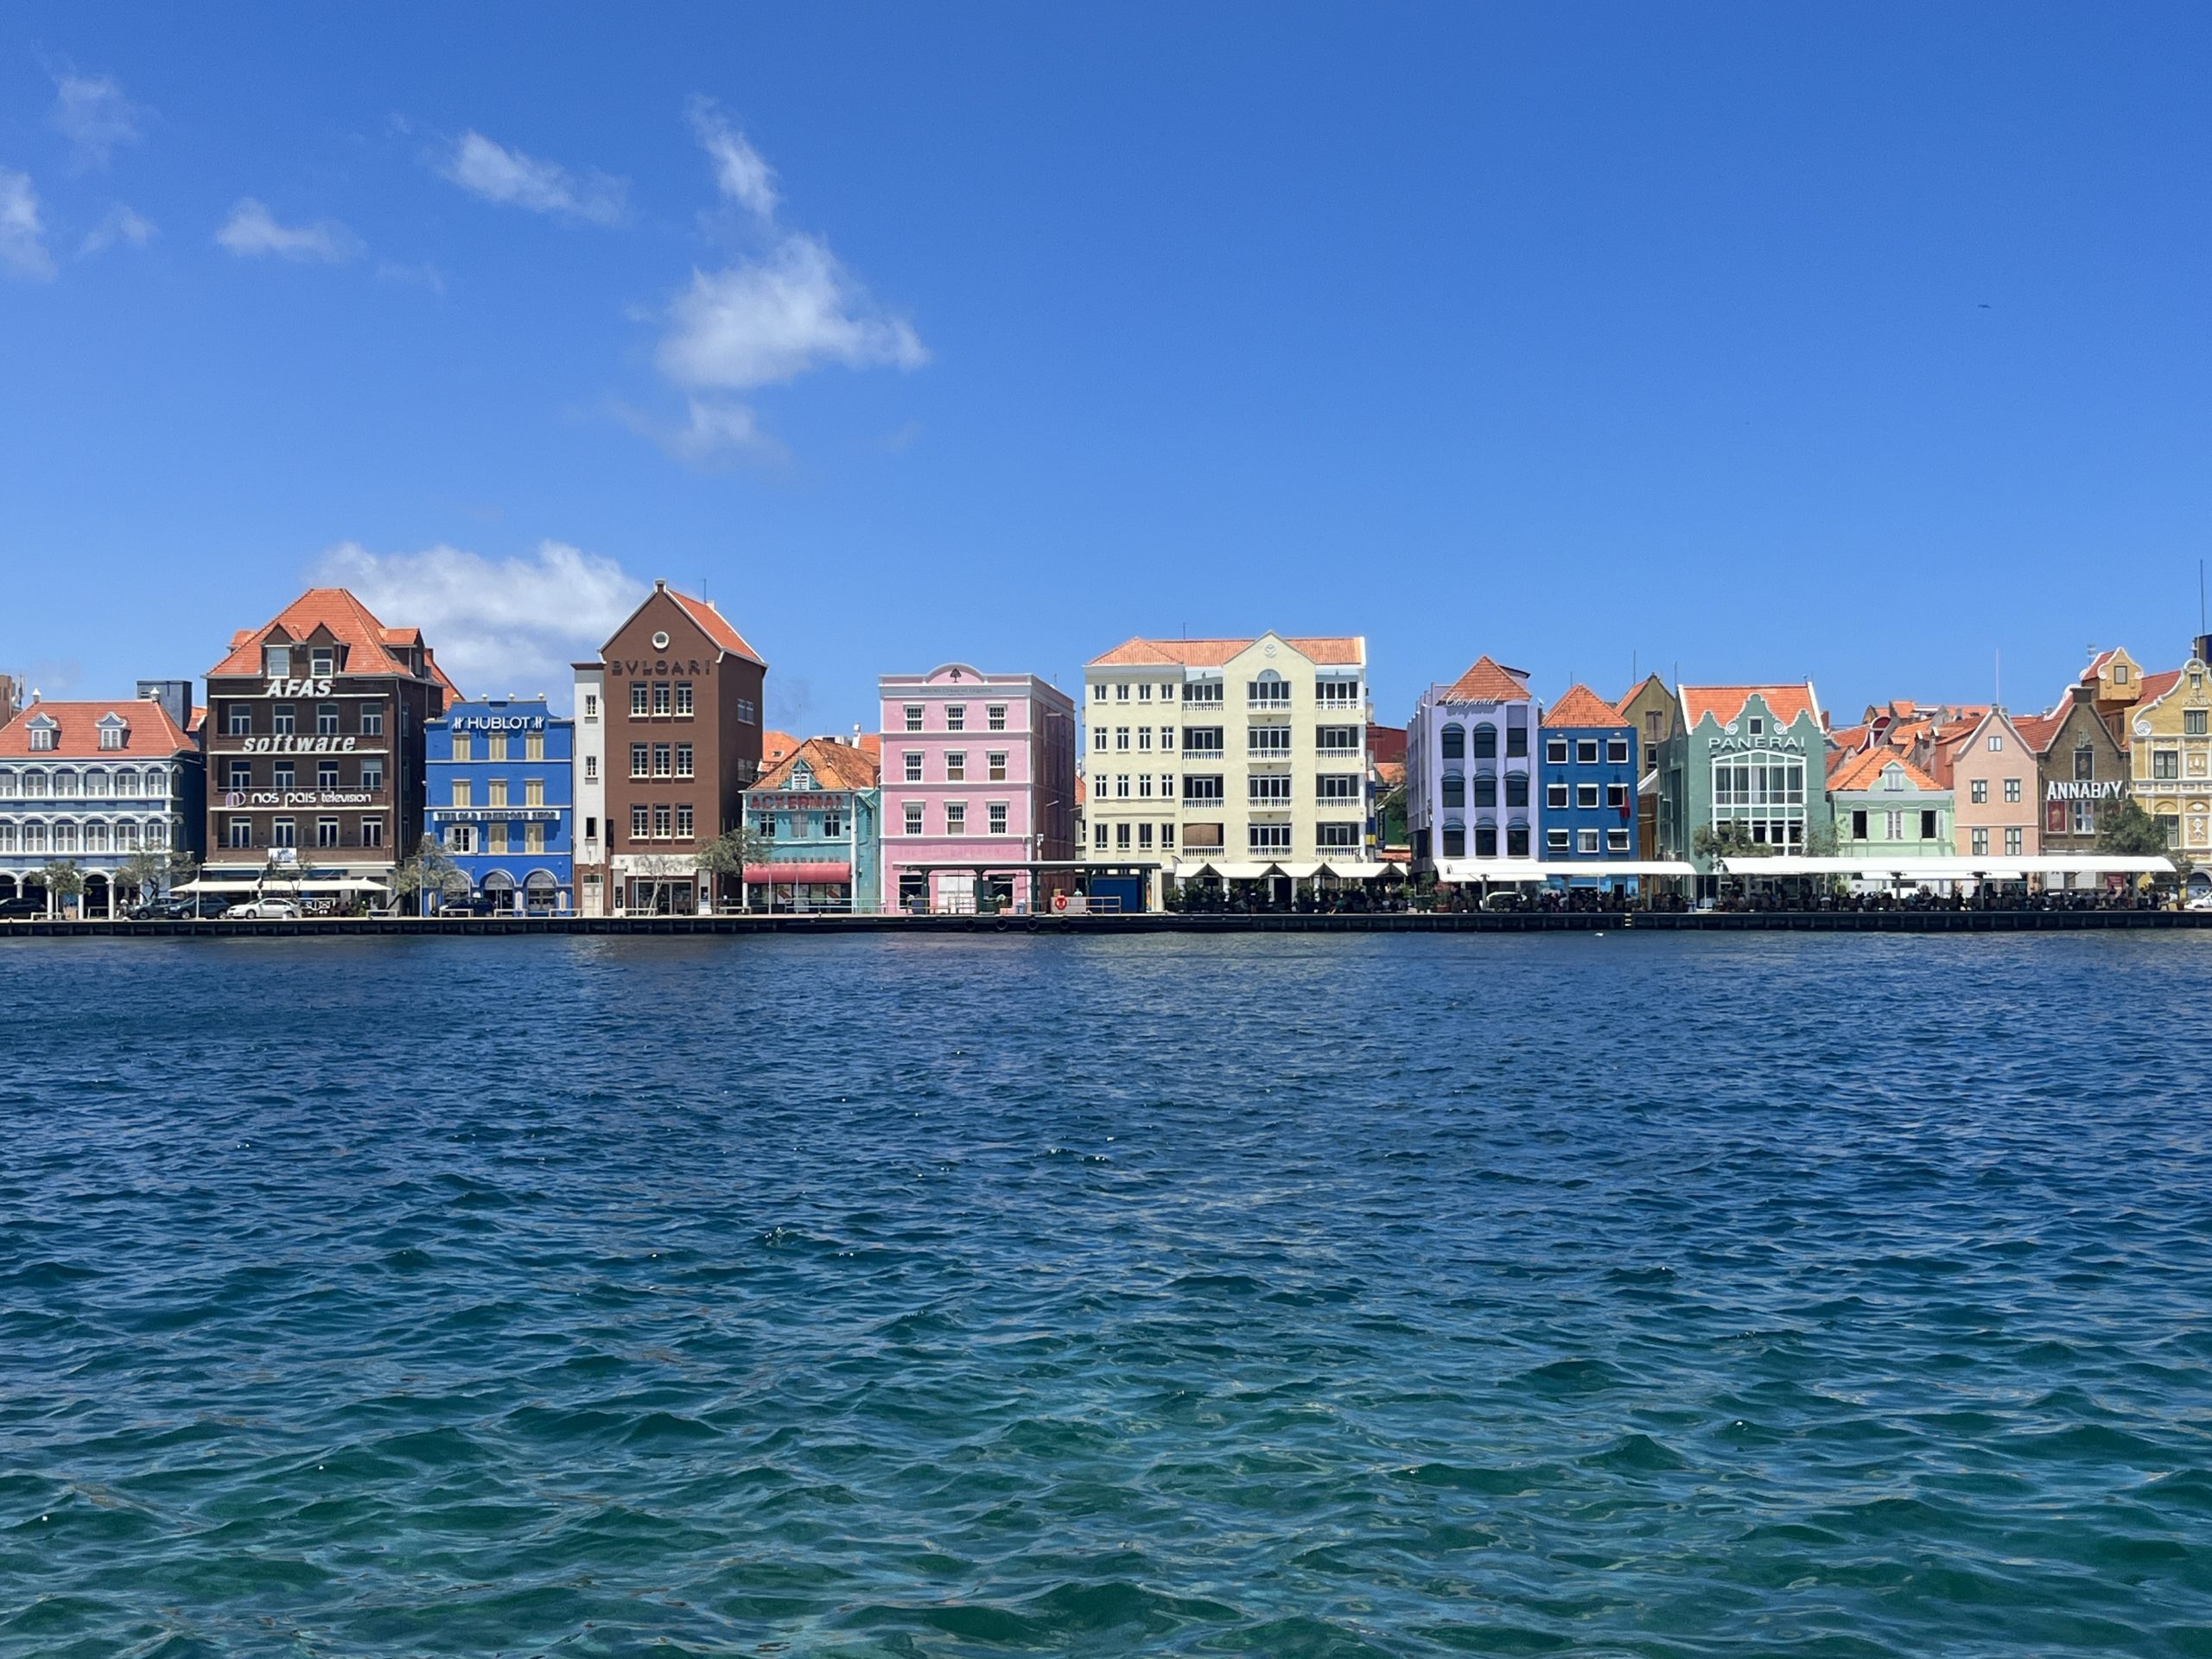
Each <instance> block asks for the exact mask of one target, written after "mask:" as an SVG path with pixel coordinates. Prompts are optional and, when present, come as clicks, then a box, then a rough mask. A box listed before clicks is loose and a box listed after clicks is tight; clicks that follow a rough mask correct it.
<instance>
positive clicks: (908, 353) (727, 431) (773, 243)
mask: <svg viewBox="0 0 2212 1659" xmlns="http://www.w3.org/2000/svg"><path fill="white" fill-rule="evenodd" d="M690 122H691V130H692V133H693V136H694V137H696V138H697V140H698V142H699V144H700V146H701V148H702V149H704V150H705V151H706V152H707V155H708V156H709V159H710V160H712V162H714V168H715V184H716V187H717V188H719V189H720V191H721V194H722V195H723V196H724V197H725V198H727V199H728V200H730V201H733V202H735V203H737V204H738V205H739V206H741V207H744V208H745V209H746V210H747V212H749V213H751V214H752V215H753V218H754V219H755V220H757V222H758V224H757V229H758V231H759V232H762V233H765V244H766V245H765V251H761V252H760V253H758V254H756V255H753V256H750V257H745V258H741V259H740V260H738V261H737V262H736V263H735V264H729V265H726V266H723V267H722V268H721V269H720V270H694V271H693V272H692V273H691V281H690V285H689V286H688V287H686V288H685V289H683V290H682V291H681V292H679V293H677V295H676V296H673V297H672V298H671V300H670V301H669V302H668V303H667V305H666V306H665V308H664V309H663V311H662V313H661V318H662V321H663V323H664V332H663V334H662V336H661V340H660V344H659V346H658V347H657V348H656V350H655V352H654V355H653V361H654V364H655V365H656V366H657V367H658V369H659V370H660V372H661V373H662V374H663V375H664V376H665V377H666V378H668V379H669V380H670V381H671V383H672V384H673V385H676V386H677V387H678V388H680V389H681V390H682V391H683V392H684V393H686V394H687V398H686V406H685V415H686V418H685V420H684V421H683V423H682V424H681V425H678V426H675V427H672V428H666V429H660V430H658V431H657V432H656V435H657V436H658V438H659V439H660V441H661V442H662V443H663V444H664V446H665V447H666V448H668V449H669V450H670V451H671V453H672V454H677V455H679V456H681V457H682V458H683V459H684V460H686V461H691V462H692V463H694V464H695V465H706V464H710V463H711V462H712V461H714V460H715V459H716V458H717V457H721V456H726V455H728V454H753V455H756V456H757V455H760V454H768V453H773V454H781V448H780V446H777V445H775V444H774V442H773V440H772V438H770V437H769V436H768V435H767V434H766V432H764V431H763V429H762V428H761V426H760V420H759V417H758V416H757V415H756V414H755V412H754V411H753V410H752V409H751V408H750V407H749V406H747V404H744V403H741V402H740V401H738V400H736V399H735V398H734V397H729V396H728V394H730V393H733V392H749V391H757V390H758V389H760V388H761V387H763V386H772V385H784V384H785V383H787V382H789V381H791V380H793V379H796V378H798V377H799V376H800V375H803V374H805V373H807V372H810V371H811V370H814V369H817V368H820V367H823V366H824V365H841V366H842V367H845V368H852V369H861V368H873V367H891V368H898V369H916V368H919V367H920V366H921V365H923V364H925V363H926V362H928V361H929V358H930V354H929V351H928V349H927V348H926V347H925V346H924V345H923V344H922V340H921V336H920V335H919V334H917V333H915V331H914V327H913V325H912V323H910V322H908V321H906V318H904V317H902V316H899V315H895V314H893V313H891V312H889V311H887V310H886V309H885V308H883V307H881V306H880V305H879V304H877V303H876V302H875V300H874V297H873V296H871V295H870V294H869V293H868V289H867V287H866V285H865V284H863V283H861V281H860V279H859V278H858V277H855V276H854V275H853V273H852V272H851V271H850V270H848V269H847V268H846V267H845V265H844V264H843V263H842V261H840V260H839V259H838V257H837V256H836V254H834V253H832V252H831V251H829V245H828V244H827V243H826V242H824V241H823V239H822V238H820V237H818V236H813V235H810V234H808V233H806V232H800V231H785V230H783V229H781V228H779V226H777V224H776V222H775V215H776V210H777V206H778V197H777V194H776V188H775V177H776V175H775V171H774V169H773V168H771V167H770V166H769V165H768V163H767V162H766V160H764V159H763V158H762V156H761V155H760V152H759V151H758V150H756V149H753V146H752V145H751V144H750V143H747V140H746V138H745V136H744V135H743V134H742V133H741V132H740V131H738V130H737V129H736V128H735V127H734V126H732V125H731V124H730V123H729V121H728V118H726V117H724V115H723V114H722V112H721V109H720V108H719V107H718V106H717V105H715V104H713V103H712V102H711V101H709V100H708V99H694V100H693V102H692V105H691V108H690ZM760 239H761V238H759V237H756V238H754V240H755V241H756V244H758V242H759V241H760Z"/></svg>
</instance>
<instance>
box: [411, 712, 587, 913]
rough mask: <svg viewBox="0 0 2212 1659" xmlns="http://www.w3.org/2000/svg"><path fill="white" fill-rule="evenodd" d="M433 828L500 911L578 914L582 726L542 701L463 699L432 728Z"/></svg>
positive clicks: (477, 891) (427, 732) (484, 901)
mask: <svg viewBox="0 0 2212 1659" xmlns="http://www.w3.org/2000/svg"><path fill="white" fill-rule="evenodd" d="M423 732H424V751H425V757H424V758H425V761H426V764H425V766H424V773H425V776H426V777H427V779H428V781H429V807H428V812H427V817H426V822H427V823H429V830H430V833H431V834H432V835H434V836H436V837H437V838H438V840H439V841H440V842H442V844H443V845H444V847H445V849H446V851H447V852H448V854H450V855H452V857H453V861H454V863H456V864H458V865H459V866H460V867H461V871H462V873H463V874H466V875H467V877H468V883H469V893H470V899H472V900H473V901H474V902H475V903H477V904H479V905H480V906H491V907H492V908H494V909H499V910H513V911H537V912H563V911H573V910H574V909H575V905H576V899H575V882H576V877H575V845H576V842H575V828H576V819H575V784H574V776H573V772H574V766H575V738H576V725H575V721H573V720H571V719H569V717H568V716H567V715H556V714H553V713H551V712H550V710H549V709H548V708H547V706H546V702H545V699H544V698H543V697H495V698H488V699H485V700H482V701H480V702H456V703H454V704H453V705H452V706H451V707H449V708H448V709H447V710H446V713H445V715H444V716H443V717H442V718H441V719H437V720H434V721H429V723H428V724H427V725H426V726H425V727H424V728H423Z"/></svg>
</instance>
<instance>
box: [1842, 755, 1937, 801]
mask: <svg viewBox="0 0 2212 1659" xmlns="http://www.w3.org/2000/svg"><path fill="white" fill-rule="evenodd" d="M1891 766H1896V767H1897V768H1898V769H1899V770H1900V771H1902V772H1904V778H1905V781H1906V782H1907V783H1908V784H1910V785H1912V787H1913V788H1915V789H1928V790H1939V789H1941V788H1942V785H1939V784H1938V783H1937V782H1936V780H1935V779H1933V778H1930V777H1929V775H1928V774H1927V773H1926V772H1923V771H1922V770H1921V769H1920V768H1919V767H1918V766H1915V765H1913V764H1912V762H1911V761H1910V760H1906V759H1905V758H1904V756H1903V755H1901V754H1892V753H1890V751H1889V750H1887V749H1868V750H1867V751H1866V753H1863V754H1847V755H1844V756H1842V757H1841V758H1840V762H1839V764H1837V765H1836V766H1834V767H1833V768H1832V769H1831V770H1830V771H1829V772H1828V788H1829V789H1830V790H1831V791H1843V790H1870V789H1872V788H1873V787H1874V785H1876V783H1877V782H1878V781H1879V779H1881V776H1882V774H1883V773H1884V772H1887V771H1888V770H1889V769H1890V768H1891Z"/></svg>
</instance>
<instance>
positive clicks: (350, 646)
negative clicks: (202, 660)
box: [207, 588, 461, 700]
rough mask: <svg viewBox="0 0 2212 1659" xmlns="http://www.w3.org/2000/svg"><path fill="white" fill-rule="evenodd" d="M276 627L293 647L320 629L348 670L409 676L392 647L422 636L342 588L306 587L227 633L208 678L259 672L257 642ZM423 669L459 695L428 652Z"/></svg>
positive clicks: (414, 641)
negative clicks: (260, 618)
mask: <svg viewBox="0 0 2212 1659" xmlns="http://www.w3.org/2000/svg"><path fill="white" fill-rule="evenodd" d="M279 629H282V630H283V635H284V638H285V639H287V640H289V641H290V642H291V643H293V644H295V645H297V644H300V643H302V642H303V641H305V640H307V639H311V638H313V637H314V635H315V632H317V631H318V630H321V632H324V633H325V634H327V635H328V637H329V638H330V639H333V640H334V641H335V642H336V643H338V644H339V645H343V646H345V647H346V673H348V674H402V675H408V676H410V677H411V676H412V673H413V671H412V670H410V668H409V667H408V666H407V663H406V660H405V659H404V658H402V657H400V656H399V655H398V654H397V651H396V650H395V649H394V648H395V647H401V648H404V647H408V646H416V645H420V644H421V643H422V639H423V634H422V631H421V630H420V629H419V628H387V627H386V626H385V625H384V624H383V623H381V622H379V621H378V620H377V619H376V616H375V613H373V612H372V611H371V610H370V609H369V607H367V606H365V605H364V604H362V603H361V601H359V600H358V599H356V598H354V597H353V594H352V593H351V592H350V591H349V590H347V589H346V588H308V590H307V592H305V593H304V594H301V595H300V596H299V597H298V598H297V599H296V600H294V601H292V602H291V603H290V604H289V605H287V606H286V607H284V608H283V610H281V611H279V612H278V613H277V614H276V616H275V617H273V618H272V619H270V620H269V621H267V622H265V623H264V624H263V625H262V626H259V627H257V628H241V629H239V630H238V632H236V633H234V634H232V636H231V650H230V654H229V655H228V656H226V657H225V658H223V660H222V661H221V662H219V663H218V664H215V666H214V667H213V668H211V669H209V670H208V671H207V674H208V677H209V678H211V679H213V678H216V677H220V676H222V675H226V674H258V673H260V672H261V647H262V645H263V643H264V641H266V640H267V639H269V637H270V635H271V634H272V633H274V632H277V630H279ZM424 671H425V672H426V674H427V676H428V677H429V678H430V679H431V680H433V681H435V683H438V684H440V685H442V686H444V687H445V688H446V690H448V692H450V693H451V694H452V695H453V696H454V698H455V699H456V700H458V699H459V697H460V696H461V693H460V692H459V691H458V690H455V688H454V683H453V682H452V681H451V680H449V679H448V678H447V677H445V673H444V671H442V669H440V668H439V667H438V666H437V664H436V662H435V659H433V658H430V656H429V652H424Z"/></svg>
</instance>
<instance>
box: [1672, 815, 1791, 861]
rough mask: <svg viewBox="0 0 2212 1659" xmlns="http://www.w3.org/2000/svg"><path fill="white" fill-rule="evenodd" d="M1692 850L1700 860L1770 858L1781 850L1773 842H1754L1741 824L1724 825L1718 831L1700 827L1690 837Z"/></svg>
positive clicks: (1708, 827)
mask: <svg viewBox="0 0 2212 1659" xmlns="http://www.w3.org/2000/svg"><path fill="white" fill-rule="evenodd" d="M1690 850H1691V851H1692V852H1694V853H1695V854H1696V855H1698V856H1699V857H1700V858H1770V857H1771V856H1773V855H1774V854H1775V853H1777V852H1778V851H1779V850H1780V849H1778V848H1777V847H1776V846H1775V845H1774V844H1773V843H1772V842H1764V841H1753V840H1752V839H1751V831H1750V830H1749V829H1745V827H1744V826H1743V825H1742V824H1740V823H1724V824H1722V825H1721V826H1720V827H1719V829H1714V828H1713V826H1712V825H1711V824H1709V823H1701V824H1700V825H1698V827H1697V831H1696V833H1695V834H1694V835H1693V836H1691V837H1690Z"/></svg>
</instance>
